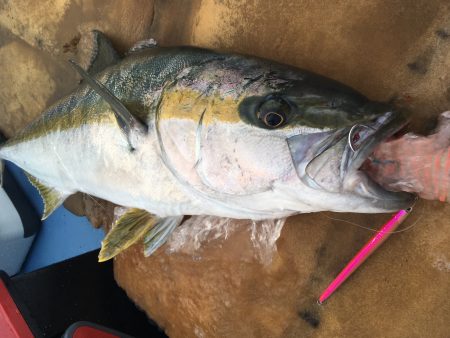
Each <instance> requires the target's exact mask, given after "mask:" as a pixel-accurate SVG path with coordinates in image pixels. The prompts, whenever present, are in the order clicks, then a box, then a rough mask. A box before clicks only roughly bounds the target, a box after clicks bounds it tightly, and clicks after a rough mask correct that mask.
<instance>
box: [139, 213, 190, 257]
mask: <svg viewBox="0 0 450 338" xmlns="http://www.w3.org/2000/svg"><path fill="white" fill-rule="evenodd" d="M182 220H183V216H174V217H166V218H163V219H162V220H161V221H160V222H159V223H158V224H156V225H155V226H154V227H153V228H152V229H150V231H149V232H148V233H147V234H146V235H145V239H144V255H145V256H146V257H148V256H150V255H151V254H152V253H154V252H155V251H156V250H157V249H158V248H159V247H160V246H161V245H163V244H164V243H165V242H166V241H167V239H168V238H169V236H170V234H171V233H172V232H173V231H174V230H175V228H176V227H177V226H178V225H180V223H181V222H182Z"/></svg>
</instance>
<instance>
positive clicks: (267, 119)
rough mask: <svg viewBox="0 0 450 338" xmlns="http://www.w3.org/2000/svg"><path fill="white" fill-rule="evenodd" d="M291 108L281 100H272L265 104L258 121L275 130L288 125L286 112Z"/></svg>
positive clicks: (261, 107) (259, 112) (258, 115)
mask: <svg viewBox="0 0 450 338" xmlns="http://www.w3.org/2000/svg"><path fill="white" fill-rule="evenodd" d="M288 111H289V106H288V105H287V103H286V102H284V101H282V100H281V99H270V100H267V101H266V102H264V103H263V104H262V105H261V106H260V108H259V111H258V113H257V117H258V119H259V120H260V121H261V122H262V123H264V125H265V126H266V127H268V128H271V129H274V128H278V127H281V126H282V125H283V124H285V123H286V120H287V117H286V112H288Z"/></svg>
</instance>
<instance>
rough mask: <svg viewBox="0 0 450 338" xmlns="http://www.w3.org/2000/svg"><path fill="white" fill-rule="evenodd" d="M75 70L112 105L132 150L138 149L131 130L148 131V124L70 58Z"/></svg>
mask: <svg viewBox="0 0 450 338" xmlns="http://www.w3.org/2000/svg"><path fill="white" fill-rule="evenodd" d="M69 62H70V63H71V64H72V66H73V67H74V68H75V70H76V71H77V72H78V73H79V74H80V75H81V77H82V78H83V80H85V81H86V83H87V84H88V85H89V86H90V87H91V88H92V89H93V90H94V91H95V92H96V93H97V94H98V95H100V96H101V98H102V99H104V100H105V101H106V102H108V104H109V105H110V106H111V108H112V110H113V112H114V115H115V116H116V119H117V123H118V124H119V127H120V129H121V130H122V132H123V133H124V135H125V137H126V138H127V141H128V144H129V146H130V150H134V149H136V146H135V144H134V143H133V142H132V139H131V131H132V130H138V131H139V132H140V133H146V132H147V126H146V125H144V124H143V123H142V122H141V121H139V120H138V119H137V118H136V117H135V116H133V115H132V114H131V113H130V111H129V110H128V109H127V108H126V107H125V106H124V105H123V104H122V102H120V100H119V99H118V98H117V97H116V96H115V95H114V94H113V93H111V92H110V90H109V89H108V88H106V87H105V86H104V85H103V84H102V83H100V82H99V81H97V80H96V79H95V78H94V77H92V76H91V75H89V74H88V73H87V72H86V71H85V70H84V69H83V68H81V67H80V66H79V65H78V64H77V63H76V62H75V61H73V60H69Z"/></svg>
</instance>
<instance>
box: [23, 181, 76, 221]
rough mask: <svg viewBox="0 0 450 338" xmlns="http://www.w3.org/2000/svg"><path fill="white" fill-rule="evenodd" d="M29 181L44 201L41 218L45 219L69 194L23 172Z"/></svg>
mask: <svg viewBox="0 0 450 338" xmlns="http://www.w3.org/2000/svg"><path fill="white" fill-rule="evenodd" d="M25 174H26V175H27V177H28V180H29V181H30V183H31V184H32V185H33V186H34V187H35V188H36V189H37V190H38V191H39V195H41V197H42V199H43V201H44V213H43V215H42V220H44V219H46V218H47V217H48V216H50V214H51V213H52V212H53V211H55V209H56V208H58V207H59V206H60V205H61V204H62V203H63V202H64V200H65V199H66V198H67V197H68V196H69V195H70V194H66V193H63V192H60V191H58V190H56V189H55V188H51V187H48V186H46V185H45V184H44V183H42V182H41V181H40V180H39V179H38V178H36V177H34V176H33V175H31V174H29V173H27V172H25Z"/></svg>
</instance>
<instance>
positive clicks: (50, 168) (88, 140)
mask: <svg viewBox="0 0 450 338" xmlns="http://www.w3.org/2000/svg"><path fill="white" fill-rule="evenodd" d="M138 143H139V147H137V149H136V150H134V151H130V149H129V145H128V142H127V140H126V138H125V136H124V135H123V134H122V133H121V131H120V130H119V128H118V127H117V125H113V124H90V125H83V126H81V127H79V128H75V129H68V130H62V131H54V132H50V133H48V134H46V135H43V136H40V137H38V138H35V139H31V140H28V141H24V142H21V143H18V144H13V145H11V146H7V147H4V148H2V149H1V150H0V157H1V158H4V159H6V160H9V161H12V162H14V163H15V164H16V165H18V166H19V167H21V168H22V169H23V170H25V171H26V172H28V173H29V174H31V175H33V176H35V177H36V178H38V179H39V180H40V181H42V182H43V183H44V184H46V185H48V186H50V187H53V188H55V189H57V190H58V191H60V192H61V193H64V194H66V195H70V194H72V193H75V192H77V191H80V192H84V193H87V194H90V195H92V196H96V197H99V198H103V199H105V200H108V201H111V202H113V203H116V204H119V205H122V206H127V207H135V208H141V209H145V210H148V211H150V212H152V213H155V214H157V215H159V216H170V215H183V214H188V213H191V214H192V213H198V212H199V211H198V210H197V209H198V207H197V206H196V204H195V203H194V202H193V201H191V200H190V199H189V198H188V196H186V194H185V193H184V192H183V191H182V190H181V189H180V187H179V185H178V184H177V182H176V181H174V178H173V177H172V175H171V174H170V172H169V171H168V170H167V169H166V168H165V166H164V165H163V163H162V162H161V160H160V156H159V155H158V151H157V149H158V148H157V144H156V138H155V137H154V134H153V133H149V134H147V135H142V136H141V137H140V138H139V140H138Z"/></svg>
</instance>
